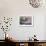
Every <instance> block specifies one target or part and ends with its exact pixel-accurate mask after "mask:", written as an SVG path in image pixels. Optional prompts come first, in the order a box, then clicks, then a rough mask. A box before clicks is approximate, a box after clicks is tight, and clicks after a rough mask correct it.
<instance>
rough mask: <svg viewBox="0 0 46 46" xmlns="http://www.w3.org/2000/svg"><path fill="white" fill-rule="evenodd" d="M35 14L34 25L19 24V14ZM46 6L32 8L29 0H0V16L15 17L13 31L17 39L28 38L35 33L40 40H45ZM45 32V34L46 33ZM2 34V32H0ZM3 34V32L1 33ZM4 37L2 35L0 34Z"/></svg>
mask: <svg viewBox="0 0 46 46" xmlns="http://www.w3.org/2000/svg"><path fill="white" fill-rule="evenodd" d="M21 15H29V16H34V20H33V21H34V22H33V23H34V26H32V27H21V26H20V25H19V16H21ZM44 15H46V9H45V8H32V7H31V6H30V5H29V2H28V0H0V16H6V17H7V16H9V17H13V23H12V27H11V30H10V31H9V33H11V34H12V35H13V36H14V37H16V38H17V40H27V39H28V38H29V37H32V36H33V35H34V34H36V35H37V38H38V39H39V40H44V39H45V37H44V35H45V34H46V33H45V32H44V31H45V28H44V27H45V16H44ZM44 33H45V34H44ZM0 34H1V33H0ZM1 35H2V34H1ZM0 39H2V36H0Z"/></svg>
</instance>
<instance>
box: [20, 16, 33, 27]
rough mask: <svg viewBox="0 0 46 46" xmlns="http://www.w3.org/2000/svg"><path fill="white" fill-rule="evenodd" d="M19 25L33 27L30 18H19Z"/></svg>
mask: <svg viewBox="0 0 46 46" xmlns="http://www.w3.org/2000/svg"><path fill="white" fill-rule="evenodd" d="M20 25H24V26H27V25H28V26H32V25H33V18H32V16H20Z"/></svg>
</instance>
